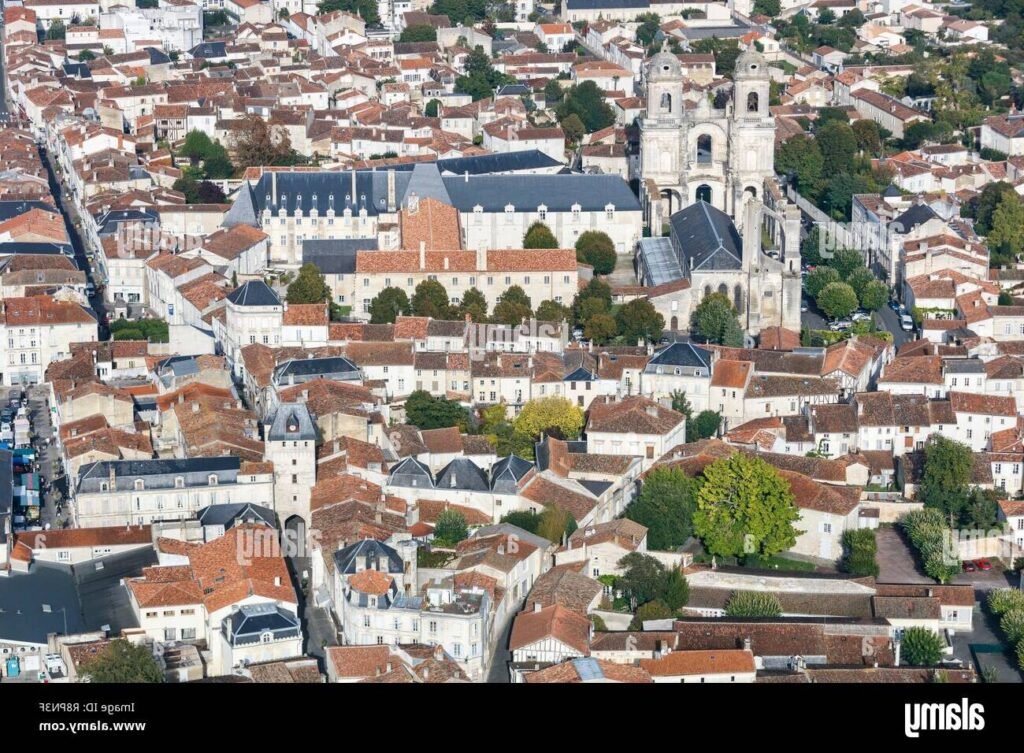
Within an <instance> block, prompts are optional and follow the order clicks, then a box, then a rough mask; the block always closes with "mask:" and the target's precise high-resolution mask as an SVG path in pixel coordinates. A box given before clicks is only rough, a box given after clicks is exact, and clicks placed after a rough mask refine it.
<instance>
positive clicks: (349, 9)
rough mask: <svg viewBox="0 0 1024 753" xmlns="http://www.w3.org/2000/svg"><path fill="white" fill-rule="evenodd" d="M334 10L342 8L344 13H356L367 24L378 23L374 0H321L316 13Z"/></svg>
mask: <svg viewBox="0 0 1024 753" xmlns="http://www.w3.org/2000/svg"><path fill="white" fill-rule="evenodd" d="M335 10H343V11H345V12H346V13H353V14H355V15H358V16H359V17H360V18H362V19H363V20H364V21H365V22H366V25H367V26H376V25H377V24H379V23H380V15H378V13H377V3H376V1H375V0H323V2H321V3H320V5H318V6H317V11H318V15H323V14H325V13H330V12H331V11H335Z"/></svg>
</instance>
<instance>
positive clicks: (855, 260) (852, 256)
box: [828, 248, 864, 280]
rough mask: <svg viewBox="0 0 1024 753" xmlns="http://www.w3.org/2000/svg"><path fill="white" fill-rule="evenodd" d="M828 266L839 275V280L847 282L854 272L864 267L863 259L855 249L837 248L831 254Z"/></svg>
mask: <svg viewBox="0 0 1024 753" xmlns="http://www.w3.org/2000/svg"><path fill="white" fill-rule="evenodd" d="M828 265H829V266H830V267H832V268H833V269H835V270H836V272H838V273H839V277H840V279H843V280H848V279H849V278H850V276H851V275H853V273H854V272H855V271H857V270H858V269H860V268H862V267H863V266H864V257H863V256H861V253H860V251H857V250H855V249H852V248H838V249H836V250H835V251H833V252H832V257H831V258H830V259H829V260H828Z"/></svg>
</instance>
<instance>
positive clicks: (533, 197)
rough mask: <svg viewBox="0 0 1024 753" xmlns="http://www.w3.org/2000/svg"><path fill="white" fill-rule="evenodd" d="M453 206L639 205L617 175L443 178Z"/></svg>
mask: <svg viewBox="0 0 1024 753" xmlns="http://www.w3.org/2000/svg"><path fill="white" fill-rule="evenodd" d="M444 183H445V187H446V188H447V189H448V194H449V195H450V196H451V199H452V205H453V206H455V207H456V208H458V209H459V210H460V211H462V212H472V211H473V207H475V206H477V205H479V206H481V207H483V210H484V211H485V212H500V211H504V209H505V206H506V205H508V204H511V205H512V206H514V207H526V208H530V209H533V208H536V207H538V206H540V205H541V204H543V205H545V206H546V207H547V208H548V211H550V212H568V211H570V210H571V208H572V206H573V204H579V205H580V207H581V209H582V211H584V212H587V211H601V210H604V208H605V206H607V205H608V204H612V205H614V206H615V209H616V211H639V210H640V204H639V202H638V201H637V198H636V196H634V195H633V192H632V191H630V190H629V185H628V184H627V183H626V182H625V181H623V180H622V179H621V178H620V177H618V176H617V175H576V174H572V175H477V176H473V175H470V176H469V178H468V179H466V178H465V177H461V178H460V177H451V178H449V177H446V178H444Z"/></svg>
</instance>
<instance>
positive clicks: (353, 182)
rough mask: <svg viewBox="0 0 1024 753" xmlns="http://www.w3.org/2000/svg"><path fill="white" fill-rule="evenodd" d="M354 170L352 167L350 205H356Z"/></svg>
mask: <svg viewBox="0 0 1024 753" xmlns="http://www.w3.org/2000/svg"><path fill="white" fill-rule="evenodd" d="M356 195H357V194H356V168H355V166H354V165H353V167H352V203H353V204H355V203H356Z"/></svg>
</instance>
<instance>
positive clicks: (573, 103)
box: [555, 81, 615, 133]
mask: <svg viewBox="0 0 1024 753" xmlns="http://www.w3.org/2000/svg"><path fill="white" fill-rule="evenodd" d="M555 113H556V114H557V116H558V120H559V121H563V120H565V119H566V118H568V117H569V116H570V115H576V116H578V117H579V119H580V121H581V122H582V123H583V127H584V128H586V129H587V133H593V132H594V131H599V130H601V129H602V128H607V127H608V126H610V125H612V124H613V123H614V122H615V113H614V112H612V108H611V107H610V106H609V105H608V103H607V102H605V100H604V92H602V91H601V90H600V89H599V88H598V86H597V84H595V83H594V82H593V81H584V82H583V83H582V84H577V85H575V86H573V87H571V88H570V89H568V90H567V91H566V92H565V96H564V98H563V99H562V101H561V102H560V103H559V104H558V107H556V108H555Z"/></svg>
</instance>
